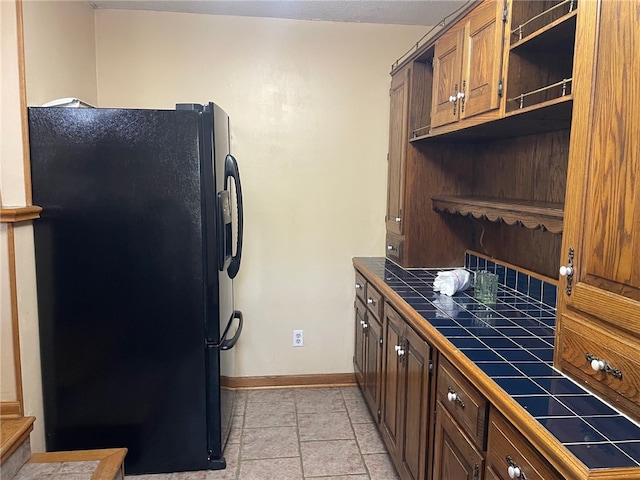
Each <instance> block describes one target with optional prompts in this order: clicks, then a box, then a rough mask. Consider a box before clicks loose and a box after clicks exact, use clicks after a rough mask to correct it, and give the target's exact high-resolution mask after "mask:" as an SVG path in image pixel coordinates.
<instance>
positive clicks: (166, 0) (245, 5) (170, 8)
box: [89, 0, 468, 26]
mask: <svg viewBox="0 0 640 480" xmlns="http://www.w3.org/2000/svg"><path fill="white" fill-rule="evenodd" d="M467 3H468V1H467V0H409V1H405V0H390V1H369V0H343V1H335V0H262V1H255V0H236V1H229V0H90V1H89V4H90V5H91V6H93V7H94V8H102V9H120V10H122V9H124V10H156V11H165V12H183V13H201V14H210V15H234V16H246V17H270V18H288V19H295V20H318V21H329V22H357V23H387V24H399V25H425V26H432V25H437V24H438V23H440V21H441V20H442V19H443V18H444V17H446V16H448V15H450V14H451V13H453V12H455V11H457V10H458V9H459V8H461V7H462V6H463V5H465V4H467Z"/></svg>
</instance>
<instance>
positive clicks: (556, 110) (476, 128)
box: [409, 95, 573, 143]
mask: <svg viewBox="0 0 640 480" xmlns="http://www.w3.org/2000/svg"><path fill="white" fill-rule="evenodd" d="M572 111H573V96H572V95H565V96H564V97H559V98H555V99H553V100H548V101H546V102H541V103H538V104H536V105H531V106H529V107H524V108H519V109H517V110H513V111H511V112H508V113H506V114H505V116H504V118H500V119H497V120H494V121H491V122H481V123H478V124H475V125H469V126H468V127H466V128H458V129H455V130H453V129H452V130H451V131H448V132H447V131H438V132H437V133H429V134H426V135H421V136H419V137H415V138H410V139H409V142H411V143H413V142H422V141H424V142H438V141H440V142H449V141H452V140H455V141H459V142H464V143H475V142H482V141H490V140H498V139H501V138H512V137H519V136H523V135H533V134H537V133H544V132H551V131H555V130H565V129H569V128H571V114H572Z"/></svg>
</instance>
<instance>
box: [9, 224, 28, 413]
mask: <svg viewBox="0 0 640 480" xmlns="http://www.w3.org/2000/svg"><path fill="white" fill-rule="evenodd" d="M7 245H8V248H9V259H8V263H9V295H10V296H11V336H12V337H13V368H14V371H15V382H16V397H17V398H16V400H17V402H18V403H19V405H20V412H19V413H20V415H22V414H23V408H24V398H23V391H22V362H21V360H20V324H19V315H18V282H17V274H16V238H15V234H14V225H13V224H8V225H7Z"/></svg>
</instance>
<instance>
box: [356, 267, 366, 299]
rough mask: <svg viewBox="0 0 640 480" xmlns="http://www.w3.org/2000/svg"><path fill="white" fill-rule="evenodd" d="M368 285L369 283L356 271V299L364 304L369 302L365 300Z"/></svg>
mask: <svg viewBox="0 0 640 480" xmlns="http://www.w3.org/2000/svg"><path fill="white" fill-rule="evenodd" d="M366 285H367V281H366V280H365V279H364V277H363V276H362V274H361V273H360V272H359V271H357V270H356V284H355V289H356V297H357V298H359V299H360V300H362V302H363V303H364V302H366V301H367V299H366V298H365V288H366Z"/></svg>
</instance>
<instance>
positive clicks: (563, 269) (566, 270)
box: [560, 265, 573, 277]
mask: <svg viewBox="0 0 640 480" xmlns="http://www.w3.org/2000/svg"><path fill="white" fill-rule="evenodd" d="M560 275H562V276H563V277H567V276H569V275H573V268H572V267H570V266H568V267H567V266H565V265H562V266H561V267H560Z"/></svg>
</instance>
